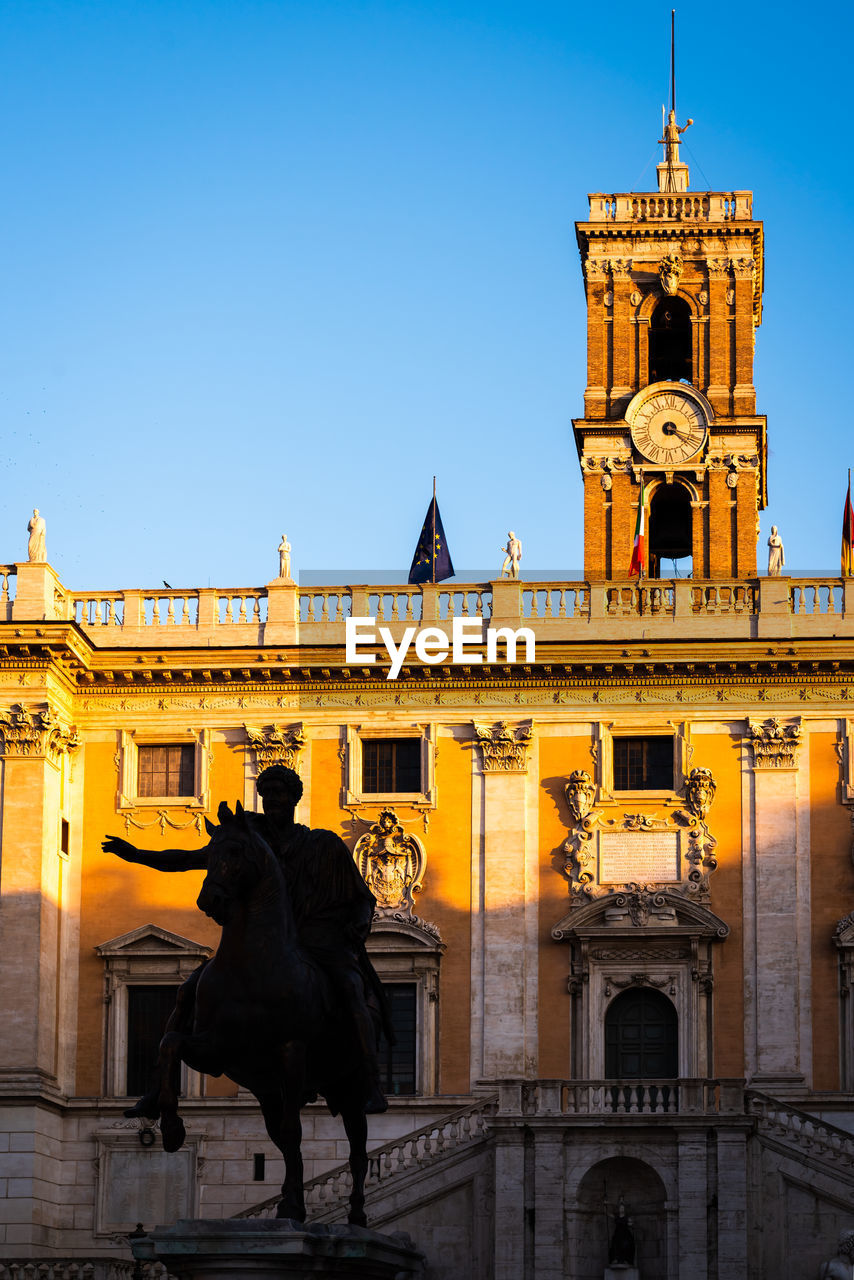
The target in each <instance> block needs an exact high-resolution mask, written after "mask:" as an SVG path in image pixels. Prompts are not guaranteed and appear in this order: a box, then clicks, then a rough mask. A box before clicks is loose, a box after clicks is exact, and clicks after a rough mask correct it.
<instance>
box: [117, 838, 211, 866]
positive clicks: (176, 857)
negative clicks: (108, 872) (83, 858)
mask: <svg viewBox="0 0 854 1280" xmlns="http://www.w3.org/2000/svg"><path fill="white" fill-rule="evenodd" d="M101 848H102V849H103V850H104V852H105V853H114V854H115V855H116V857H117V858H123V859H124V860H125V862H138V863H140V864H141V865H142V866H143V867H151V868H152V870H154V871H205V870H206V869H207V865H208V847H207V845H205V846H204V848H202V849H137V847H136V845H132V844H131V843H130V842H129V841H128V840H123V839H122V838H121V836H107V837H106V839H104V840H102V841H101Z"/></svg>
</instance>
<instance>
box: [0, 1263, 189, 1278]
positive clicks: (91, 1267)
mask: <svg viewBox="0 0 854 1280" xmlns="http://www.w3.org/2000/svg"><path fill="white" fill-rule="evenodd" d="M0 1280H175V1277H174V1276H173V1275H172V1273H171V1272H169V1271H167V1270H166V1268H165V1267H164V1265H163V1263H162V1262H141V1263H140V1262H136V1263H135V1262H134V1260H133V1258H92V1259H88V1258H5V1259H3V1260H2V1261H0Z"/></svg>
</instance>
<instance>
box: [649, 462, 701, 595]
mask: <svg viewBox="0 0 854 1280" xmlns="http://www.w3.org/2000/svg"><path fill="white" fill-rule="evenodd" d="M692 516H693V511H692V508H691V495H690V493H689V492H688V490H687V489H686V488H685V486H684V485H682V484H661V485H659V486H658V488H657V489H656V490H655V492H654V493H653V495H652V501H651V502H650V504H649V576H650V578H669V577H670V576H671V575H670V574H669V573H667V572H665V571H663V570H662V564H661V562H662V560H663V561H665V562H666V561H668V560H672V561H679V560H681V561H683V563H682V564H680V565H674V571H673V576H674V577H677V578H687V577H690V575H691V570H692V564H693V561H691V560H690V559H689V560H687V561H686V559H685V557H690V556H692V555H693V550H694V548H693V539H692ZM665 567H666V566H665Z"/></svg>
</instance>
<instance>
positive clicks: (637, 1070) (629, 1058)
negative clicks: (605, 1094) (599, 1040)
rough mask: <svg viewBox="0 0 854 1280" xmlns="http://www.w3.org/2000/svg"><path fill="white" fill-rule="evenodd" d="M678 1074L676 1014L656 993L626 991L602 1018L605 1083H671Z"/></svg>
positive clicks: (667, 1001)
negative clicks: (666, 1081)
mask: <svg viewBox="0 0 854 1280" xmlns="http://www.w3.org/2000/svg"><path fill="white" fill-rule="evenodd" d="M678 1074H679V1030H678V1023H677V1017H676V1010H675V1008H674V1007H673V1005H672V1003H671V1002H670V1001H669V1000H668V999H667V996H663V995H662V994H661V992H660V991H655V990H653V989H651V988H650V987H630V988H629V990H628V991H623V992H622V993H621V994H620V995H618V996H617V997H616V999H615V1000H613V1001H612V1002H611V1004H610V1005H609V1007H608V1012H607V1013H606V1014H605V1075H606V1077H607V1078H608V1079H609V1080H672V1079H674V1078H675V1077H676V1076H678Z"/></svg>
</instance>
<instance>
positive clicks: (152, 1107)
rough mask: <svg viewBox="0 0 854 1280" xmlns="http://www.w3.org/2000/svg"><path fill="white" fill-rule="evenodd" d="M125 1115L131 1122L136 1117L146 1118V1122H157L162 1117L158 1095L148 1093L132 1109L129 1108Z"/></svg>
mask: <svg viewBox="0 0 854 1280" xmlns="http://www.w3.org/2000/svg"><path fill="white" fill-rule="evenodd" d="M123 1114H124V1115H126V1116H127V1117H128V1119H129V1120H130V1119H133V1117H134V1116H144V1117H145V1119H146V1120H157V1119H158V1118H159V1116H160V1105H159V1103H158V1101H157V1096H156V1094H152V1093H146V1094H145V1095H144V1097H142V1098H140V1100H139V1102H135V1103H134V1105H133V1106H132V1107H128V1109H127V1111H125V1112H123Z"/></svg>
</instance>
